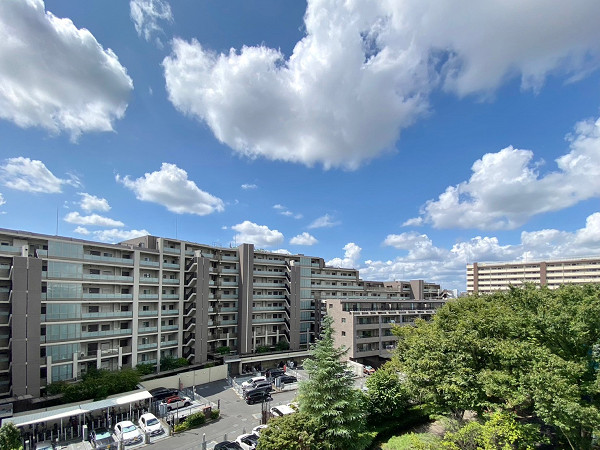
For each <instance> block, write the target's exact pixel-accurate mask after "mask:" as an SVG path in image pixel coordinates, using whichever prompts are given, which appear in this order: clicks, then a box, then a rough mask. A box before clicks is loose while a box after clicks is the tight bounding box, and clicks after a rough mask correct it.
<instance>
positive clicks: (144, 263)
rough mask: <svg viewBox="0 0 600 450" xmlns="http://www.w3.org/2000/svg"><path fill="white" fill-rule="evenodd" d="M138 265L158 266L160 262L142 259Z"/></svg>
mask: <svg viewBox="0 0 600 450" xmlns="http://www.w3.org/2000/svg"><path fill="white" fill-rule="evenodd" d="M140 266H147V267H160V263H159V262H158V261H146V260H145V259H142V260H140Z"/></svg>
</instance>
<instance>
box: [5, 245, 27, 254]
mask: <svg viewBox="0 0 600 450" xmlns="http://www.w3.org/2000/svg"><path fill="white" fill-rule="evenodd" d="M22 251H23V247H13V246H12V245H0V253H11V254H16V255H20V254H21V252H22Z"/></svg>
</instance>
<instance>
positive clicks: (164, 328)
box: [160, 325, 179, 331]
mask: <svg viewBox="0 0 600 450" xmlns="http://www.w3.org/2000/svg"><path fill="white" fill-rule="evenodd" d="M171 330H179V325H163V326H161V327H160V331H171Z"/></svg>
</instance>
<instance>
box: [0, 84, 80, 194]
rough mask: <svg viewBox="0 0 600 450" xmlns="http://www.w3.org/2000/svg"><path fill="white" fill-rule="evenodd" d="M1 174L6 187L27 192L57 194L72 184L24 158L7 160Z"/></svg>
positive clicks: (1, 167)
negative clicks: (65, 186)
mask: <svg viewBox="0 0 600 450" xmlns="http://www.w3.org/2000/svg"><path fill="white" fill-rule="evenodd" d="M0 89H1V88H0ZM0 174H1V175H2V179H3V180H2V183H3V184H4V186H6V187H9V188H11V189H16V190H18V191H25V192H36V193H44V194H57V193H60V192H62V185H63V184H71V183H70V181H69V180H64V179H61V178H58V177H56V176H54V174H53V173H52V172H50V170H48V168H47V167H46V166H45V165H44V163H43V162H41V161H38V160H36V159H33V160H32V159H29V158H24V157H22V156H19V157H18V158H9V159H7V160H6V162H5V163H4V164H3V165H1V166H0Z"/></svg>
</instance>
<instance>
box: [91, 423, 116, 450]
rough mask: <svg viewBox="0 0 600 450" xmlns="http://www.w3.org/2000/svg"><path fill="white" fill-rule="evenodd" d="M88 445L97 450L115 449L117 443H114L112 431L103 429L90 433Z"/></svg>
mask: <svg viewBox="0 0 600 450" xmlns="http://www.w3.org/2000/svg"><path fill="white" fill-rule="evenodd" d="M90 444H92V447H94V448H95V449H98V450H105V449H106V450H108V449H109V448H117V441H115V438H114V437H113V433H112V431H111V430H109V429H108V428H104V427H102V428H96V429H95V430H92V431H91V432H90Z"/></svg>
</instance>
